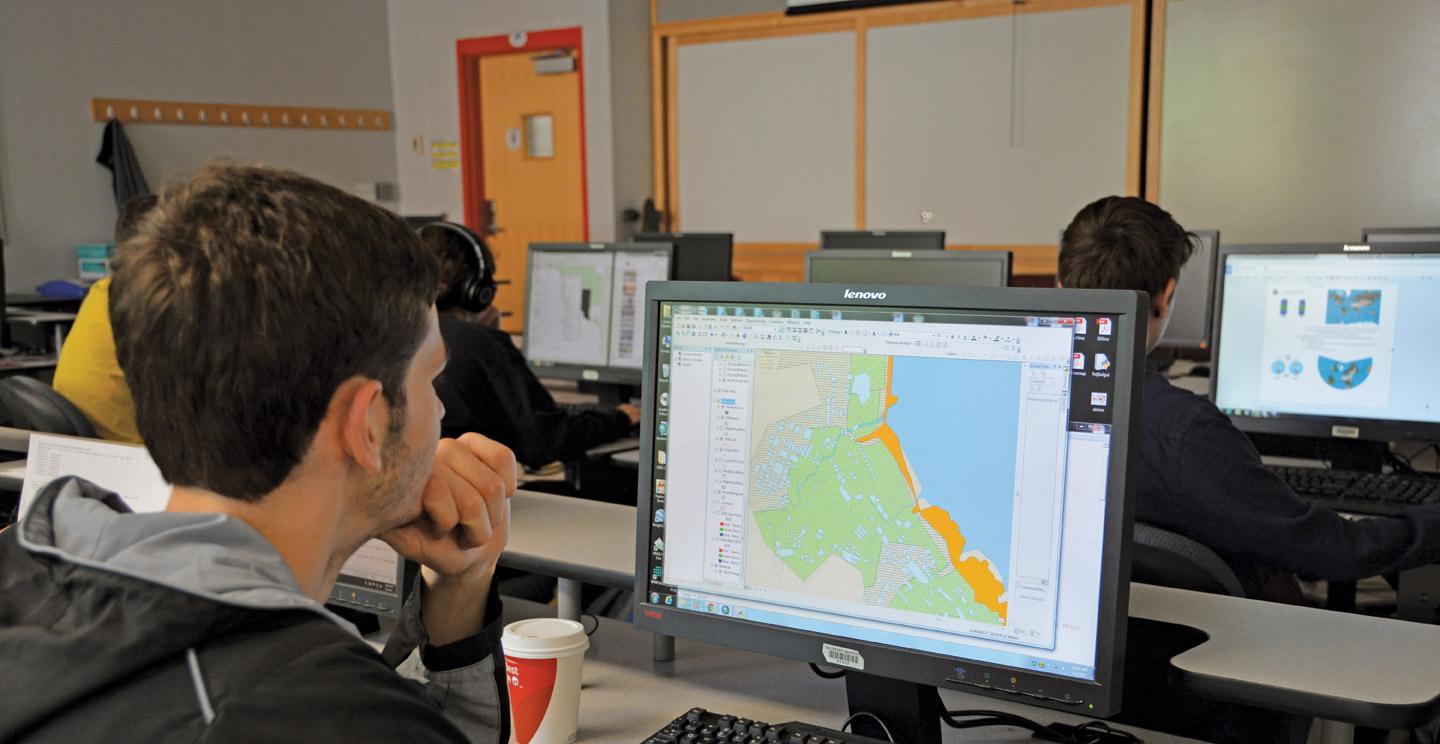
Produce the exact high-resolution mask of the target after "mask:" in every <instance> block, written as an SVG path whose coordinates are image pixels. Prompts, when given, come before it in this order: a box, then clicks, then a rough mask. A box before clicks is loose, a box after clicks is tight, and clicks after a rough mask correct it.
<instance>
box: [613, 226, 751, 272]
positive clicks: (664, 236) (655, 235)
mask: <svg viewBox="0 0 1440 744" xmlns="http://www.w3.org/2000/svg"><path fill="white" fill-rule="evenodd" d="M630 239H631V240H632V241H634V242H637V243H669V244H671V245H673V246H674V247H675V252H676V253H682V252H684V250H685V248H682V247H681V246H680V243H683V242H685V241H686V240H691V239H693V240H696V241H697V242H698V241H715V242H716V243H717V245H718V243H719V242H720V241H724V253H725V276H724V277H723V278H719V279H702V280H685V279H682V278H681V277H678V276H676V275H675V274H676V271H675V256H673V255H672V256H671V257H670V262H671V265H670V278H671V279H674V280H677V281H717V282H720V281H729V280H730V277H732V276H734V275H735V234H734V233H727V232H638V233H635V234H634V235H632V236H631V237H630Z"/></svg>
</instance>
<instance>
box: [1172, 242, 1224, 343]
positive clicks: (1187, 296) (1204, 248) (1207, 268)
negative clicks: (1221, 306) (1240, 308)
mask: <svg viewBox="0 0 1440 744" xmlns="http://www.w3.org/2000/svg"><path fill="white" fill-rule="evenodd" d="M1192 232H1194V233H1195V235H1196V236H1198V237H1199V238H1200V248H1199V249H1198V250H1196V251H1195V253H1194V255H1192V256H1190V260H1189V261H1186V262H1185V265H1184V266H1183V267H1181V269H1180V277H1179V278H1178V279H1176V280H1175V297H1174V299H1172V300H1171V302H1170V324H1169V325H1168V326H1166V327H1165V335H1164V336H1161V337H1160V344H1159V345H1160V346H1161V347H1164V348H1167V349H1209V348H1210V318H1211V317H1212V315H1213V311H1214V298H1215V248H1216V246H1218V245H1220V231H1219V230H1193V231H1192Z"/></svg>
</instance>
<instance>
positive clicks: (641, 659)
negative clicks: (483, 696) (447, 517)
mask: <svg viewBox="0 0 1440 744" xmlns="http://www.w3.org/2000/svg"><path fill="white" fill-rule="evenodd" d="M548 613H549V608H548V607H546V606H544V605H539V604H535V603H533V602H524V601H521V600H515V599H506V600H505V614H504V619H505V621H506V622H513V621H515V620H521V619H525V618H531V617H543V616H545V615H546V614H548ZM599 622H600V627H599V628H598V629H597V630H596V631H595V635H593V636H591V638H590V650H589V651H588V652H587V653H586V654H585V666H584V668H583V669H584V671H583V672H582V673H581V684H582V685H583V690H584V691H583V692H582V693H581V695H580V731H579V736H578V737H577V739H576V740H577V741H579V742H584V743H585V744H620V743H622V742H623V744H635V742H638V741H644V739H645V737H646V736H649V735H650V734H653V733H655V732H656V731H658V730H660V728H661V727H663V726H664V725H665V724H666V723H668V722H670V720H671V719H673V718H674V717H675V716H678V715H680V714H682V713H684V712H685V711H686V710H688V709H690V708H691V707H693V706H697V705H698V706H701V707H704V708H709V709H710V710H715V711H721V712H725V713H734V714H737V715H744V716H748V717H751V718H757V719H761V720H765V721H769V722H771V723H781V722H785V721H792V720H800V721H805V722H807V723H813V724H817V725H821V726H832V727H839V725H840V724H841V722H842V721H844V720H845V717H846V715H847V711H846V703H845V686H844V683H843V681H841V680H825V679H821V678H819V677H817V676H815V675H814V674H813V673H811V671H810V667H809V666H807V665H806V664H805V663H803V662H799V661H794V660H790V659H781V658H778V657H774V656H764V655H761V654H754V653H750V652H747V651H737V650H734V649H729V648H724V647H721V646H712V645H710V644H708V643H700V642H698V641H690V640H681V641H679V644H680V647H681V649H682V653H681V654H680V655H679V656H678V657H677V658H676V659H675V660H674V661H670V662H654V661H651V660H650V658H649V654H648V650H649V649H648V644H649V640H648V639H649V634H648V633H645V632H643V631H639V630H636V629H635V628H633V627H632V626H631V625H630V624H629V623H626V622H623V621H620V620H612V619H610V618H600V621H599ZM940 695H941V698H942V699H943V700H944V702H945V705H946V708H947V709H952V710H953V709H965V708H968V709H974V708H984V709H989V710H1003V711H1006V712H1010V713H1014V714H1016V715H1021V716H1025V717H1026V718H1031V719H1036V720H1039V721H1040V722H1041V723H1049V722H1050V721H1061V722H1063V723H1079V722H1082V721H1084V720H1086V719H1085V718H1082V717H1078V716H1074V715H1070V714H1067V713H1063V712H1055V711H1049V710H1041V709H1039V708H1032V707H1029V706H1025V705H1020V704H1017V703H1011V702H1008V701H1005V700H994V699H991V698H982V697H979V696H975V695H968V694H965V693H960V692H955V691H952V690H942V691H941V693H940ZM1127 728H1128V727H1127ZM1139 733H1141V735H1142V736H1143V738H1144V739H1145V741H1146V742H1147V743H1148V744H1189V742H1192V741H1194V740H1192V739H1182V738H1179V737H1174V736H1169V735H1167V734H1159V733H1146V732H1139ZM942 741H944V742H951V743H953V742H965V741H969V742H975V741H987V742H1026V741H1030V742H1033V741H1034V739H1031V738H1030V737H1029V733H1028V732H1025V731H1021V730H1020V729H1015V728H985V729H980V730H978V731H975V732H962V731H958V730H955V729H950V728H944V729H943V739H942Z"/></svg>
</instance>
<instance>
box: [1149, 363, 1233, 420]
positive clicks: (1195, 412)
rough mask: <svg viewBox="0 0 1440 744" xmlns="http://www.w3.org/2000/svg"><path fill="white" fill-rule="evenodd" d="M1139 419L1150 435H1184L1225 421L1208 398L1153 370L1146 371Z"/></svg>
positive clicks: (1224, 417)
mask: <svg viewBox="0 0 1440 744" xmlns="http://www.w3.org/2000/svg"><path fill="white" fill-rule="evenodd" d="M1142 397H1143V398H1144V409H1143V411H1142V420H1143V422H1144V424H1143V425H1144V427H1145V429H1147V430H1149V431H1151V432H1159V433H1165V434H1170V435H1173V436H1183V435H1184V434H1185V433H1186V432H1187V431H1189V430H1190V429H1191V428H1192V427H1194V426H1195V424H1196V423H1200V422H1210V423H1217V422H1220V421H1228V420H1229V419H1228V418H1227V417H1226V416H1225V414H1223V413H1221V412H1220V409H1219V408H1216V407H1215V404H1214V403H1211V402H1210V399H1209V398H1206V397H1205V396H1203V395H1197V394H1195V393H1192V392H1190V391H1189V390H1185V389H1184V388H1181V387H1179V386H1177V385H1175V384H1174V383H1172V382H1170V380H1168V379H1166V378H1165V376H1164V375H1162V374H1160V373H1159V372H1155V371H1153V370H1149V371H1146V372H1145V376H1144V385H1143V392H1142Z"/></svg>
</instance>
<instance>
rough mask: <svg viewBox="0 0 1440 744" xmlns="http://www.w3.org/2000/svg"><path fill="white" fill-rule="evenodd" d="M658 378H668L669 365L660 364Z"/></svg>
mask: <svg viewBox="0 0 1440 744" xmlns="http://www.w3.org/2000/svg"><path fill="white" fill-rule="evenodd" d="M660 376H661V377H665V378H668V377H670V365H668V364H662V365H660Z"/></svg>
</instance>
